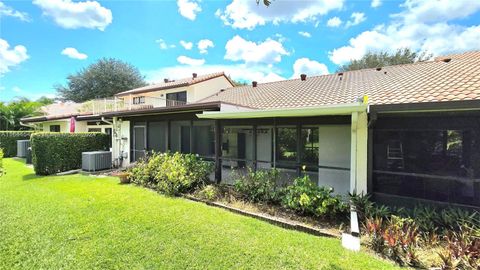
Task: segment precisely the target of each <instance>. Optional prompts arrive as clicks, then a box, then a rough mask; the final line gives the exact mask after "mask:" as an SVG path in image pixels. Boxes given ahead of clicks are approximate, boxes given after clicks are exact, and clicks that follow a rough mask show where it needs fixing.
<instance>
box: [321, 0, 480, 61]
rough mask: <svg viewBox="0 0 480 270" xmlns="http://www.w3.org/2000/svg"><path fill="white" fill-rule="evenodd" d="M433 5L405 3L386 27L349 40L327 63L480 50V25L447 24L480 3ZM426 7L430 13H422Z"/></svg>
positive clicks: (479, 6)
mask: <svg viewBox="0 0 480 270" xmlns="http://www.w3.org/2000/svg"><path fill="white" fill-rule="evenodd" d="M434 2H435V3H437V4H438V6H436V5H432V4H431V3H432V2H431V1H417V0H415V1H413V0H412V1H410V0H407V1H406V2H405V4H404V5H402V7H403V8H404V10H403V11H402V12H401V13H399V14H396V15H394V16H393V20H392V21H391V22H390V23H389V24H388V25H379V26H376V27H375V28H373V29H372V30H369V31H365V32H362V33H360V34H359V35H357V36H356V37H353V38H351V39H350V41H349V44H348V45H346V46H343V47H340V48H336V49H334V50H333V51H331V52H330V60H332V62H334V63H335V64H345V63H347V62H349V61H350V60H352V59H360V58H361V57H362V56H363V55H364V54H365V53H366V52H368V51H384V50H386V51H393V50H396V49H399V48H405V47H408V48H411V49H413V50H423V51H427V52H429V53H433V54H434V55H439V54H447V53H452V52H460V51H465V50H473V49H480V43H479V42H478V41H479V40H480V25H471V26H461V25H457V24H451V23H449V22H448V20H454V19H459V18H465V17H466V16H468V15H471V14H473V13H475V12H476V11H479V10H480V1H469V0H458V1H455V2H454V1H443V0H442V1H434ZM460 2H461V3H460ZM464 6H465V7H464ZM427 8H432V9H433V10H431V11H429V12H427V13H425V12H423V11H424V10H426V9H427ZM430 12H431V13H432V14H430Z"/></svg>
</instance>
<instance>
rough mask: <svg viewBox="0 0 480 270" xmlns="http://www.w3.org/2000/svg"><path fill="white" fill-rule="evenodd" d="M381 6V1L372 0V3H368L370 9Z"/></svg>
mask: <svg viewBox="0 0 480 270" xmlns="http://www.w3.org/2000/svg"><path fill="white" fill-rule="evenodd" d="M381 5H382V0H372V2H371V3H370V6H371V7H372V8H377V7H379V6H381Z"/></svg>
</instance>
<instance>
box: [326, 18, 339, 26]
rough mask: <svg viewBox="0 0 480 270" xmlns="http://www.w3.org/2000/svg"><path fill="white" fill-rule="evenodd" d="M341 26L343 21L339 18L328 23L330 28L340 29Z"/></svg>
mask: <svg viewBox="0 0 480 270" xmlns="http://www.w3.org/2000/svg"><path fill="white" fill-rule="evenodd" d="M341 24H342V20H341V19H340V18H339V17H333V18H330V19H329V20H328V21H327V26H328V27H339V26H340V25H341Z"/></svg>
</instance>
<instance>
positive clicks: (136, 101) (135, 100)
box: [133, 96, 145, 105]
mask: <svg viewBox="0 0 480 270" xmlns="http://www.w3.org/2000/svg"><path fill="white" fill-rule="evenodd" d="M133 104H134V105H137V104H145V97H144V96H141V97H134V98H133Z"/></svg>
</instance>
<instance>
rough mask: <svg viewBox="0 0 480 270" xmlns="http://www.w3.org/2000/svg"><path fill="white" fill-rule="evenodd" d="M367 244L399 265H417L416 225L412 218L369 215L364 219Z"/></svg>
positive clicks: (418, 264)
mask: <svg viewBox="0 0 480 270" xmlns="http://www.w3.org/2000/svg"><path fill="white" fill-rule="evenodd" d="M365 227H366V231H367V234H368V236H369V242H368V245H369V246H370V247H371V248H372V249H373V250H374V251H376V252H377V253H380V254H382V255H384V256H386V257H388V258H390V259H392V260H394V261H395V262H397V263H398V264H400V265H404V264H407V265H409V266H413V267H419V266H420V261H419V259H418V256H417V253H416V247H417V243H418V240H419V231H418V226H417V225H416V224H415V222H414V220H413V219H410V218H401V217H398V216H395V215H393V216H391V217H390V218H389V219H383V218H381V217H369V218H367V220H366V226H365Z"/></svg>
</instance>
